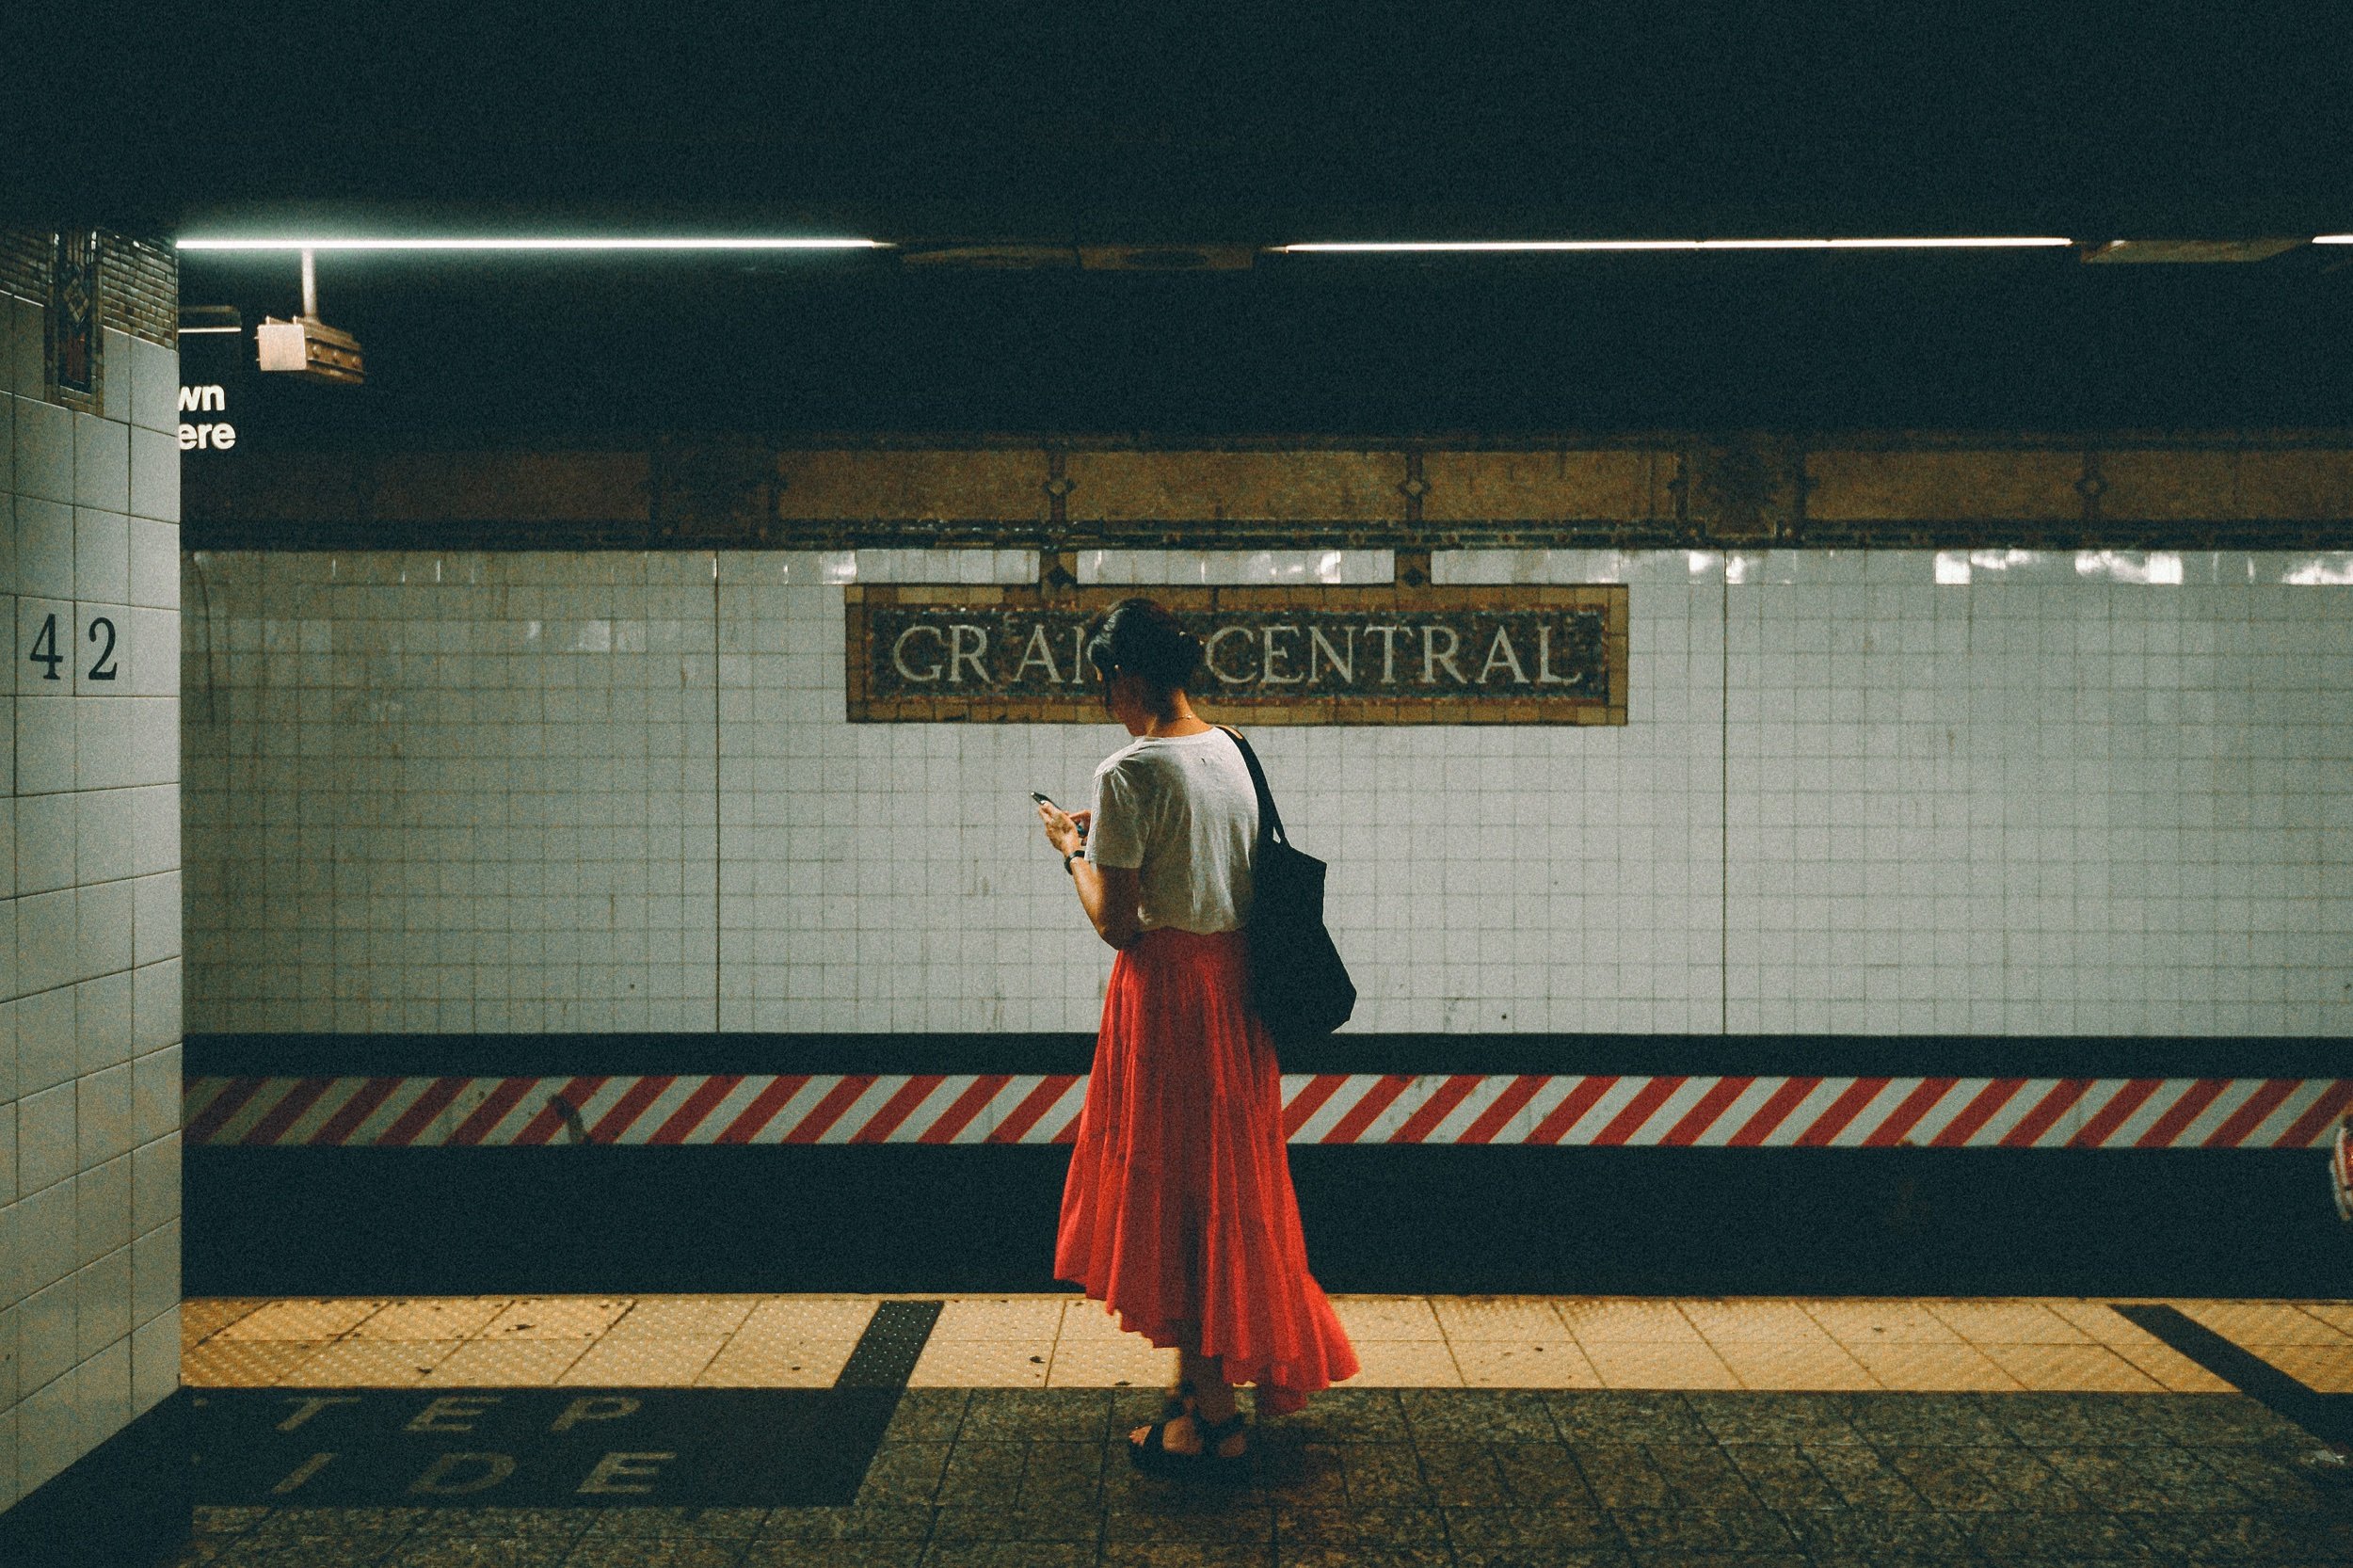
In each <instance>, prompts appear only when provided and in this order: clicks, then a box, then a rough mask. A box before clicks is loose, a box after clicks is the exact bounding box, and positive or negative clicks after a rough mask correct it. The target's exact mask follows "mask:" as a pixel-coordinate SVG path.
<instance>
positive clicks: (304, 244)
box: [178, 235, 888, 251]
mask: <svg viewBox="0 0 2353 1568" xmlns="http://www.w3.org/2000/svg"><path fill="white" fill-rule="evenodd" d="M178 244H179V248H181V249H183V250H311V251H319V250H879V249H884V248H888V242H887V241H884V240H865V239H804V238H776V237H760V236H750V235H705V236H699V237H690V236H683V235H681V236H678V237H657V238H633V237H631V238H623V237H599V238H556V237H536V238H535V237H532V236H527V235H512V236H504V235H499V236H492V235H486V236H482V237H479V238H464V239H459V238H439V239H356V238H344V239H336V238H328V237H320V238H311V239H232V238H227V237H212V238H208V237H203V236H198V237H195V238H191V239H184V240H181V241H179V242H178Z"/></svg>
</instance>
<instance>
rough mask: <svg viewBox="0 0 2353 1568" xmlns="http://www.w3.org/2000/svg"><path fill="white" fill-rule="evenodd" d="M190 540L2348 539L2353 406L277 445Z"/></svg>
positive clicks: (1261, 544)
mask: <svg viewBox="0 0 2353 1568" xmlns="http://www.w3.org/2000/svg"><path fill="white" fill-rule="evenodd" d="M186 523H187V526H188V528H189V530H190V534H189V545H190V548H192V549H193V548H207V549H238V548H251V549H339V550H341V549H358V548H372V549H385V548H399V549H418V550H445V549H465V550H519V549H520V550H547V549H559V550H561V549H571V550H579V549H590V550H593V549H616V548H617V549H632V550H638V549H647V548H680V547H694V548H704V549H729V548H735V549H743V548H766V549H774V548H802V549H843V548H855V547H861V546H865V547H876V548H887V547H892V546H931V545H989V544H995V545H1018V546H1024V547H1033V548H1041V549H1065V548H1076V547H1084V546H1108V547H1121V546H1125V547H1132V548H1191V549H1234V548H1244V549H1266V548H1273V549H1285V548H1298V547H1300V546H1303V545H1309V544H1313V545H1318V546H1321V547H1325V548H1350V547H1355V548H1384V547H1388V548H1398V549H1417V550H1433V549H1434V550H1448V549H1465V548H1531V549H1532V548H1577V549H1610V550H1662V549H1663V550H1675V549H1689V550H1729V549H1759V548H1765V549H1807V548H1836V549H1859V548H1865V547H1871V548H1882V549H1910V550H1953V549H1979V548H1998V547H2003V546H2010V547H2017V548H2025V549H2044V550H2293V549H2303V550H2344V549H2347V548H2353V430H2340V431H2317V432H2315V431H2276V432H2252V433H2233V435H2231V436H2230V437H2228V438H2223V437H2218V436H2217V437H2214V438H2199V437H2194V436H2192V437H2183V438H2174V439H2155V438H2151V439H2141V438H2135V437H2119V436H2113V435H2100V436H2090V435H2074V436H2069V435H2044V436H2037V435H2024V434H2013V433H2000V434H1996V433H1989V432H1948V431H1909V432H1897V433H1892V434H1886V435H1871V436H1852V437H1843V438H1838V437H1823V438H1817V439H1814V440H1800V439H1798V438H1794V437H1790V436H1785V435H1774V434H1771V433H1763V434H1750V435H1743V436H1735V437H1726V436H1722V435H1709V434H1698V433H1692V434H1664V435H1660V436H1657V437H1653V438H1648V439H1628V440H1619V441H1613V442H1606V443H1604V442H1590V441H1588V442H1577V441H1570V440H1562V441H1561V442H1559V443H1551V444H1547V443H1544V442H1541V441H1531V442H1527V443H1522V444H1516V445H1509V446H1507V445H1503V444H1501V443H1479V442H1475V441H1449V442H1430V443H1405V442H1379V441H1366V440H1359V441H1354V442H1336V441H1332V440H1310V439H1303V438H1285V437H1280V436H1270V437H1264V438H1259V439H1256V440H1229V441H1223V442H1219V443H1215V444H1205V445H1201V446H1194V447H1185V448H1177V447H1168V446H1154V445H1151V444H1148V443H1145V442H1141V441H1119V440H1096V439H1089V440H1084V441H1069V440H1047V439H1041V438H1035V437H1032V438H1018V437H1007V438H992V439H985V440H965V441H945V440H934V441H930V442H925V441H922V440H916V439H908V438H900V439H886V440H807V441H804V442H796V443H792V444H784V445H769V446H764V447H763V446H760V445H758V444H756V443H753V442H750V441H747V440H742V439H735V440H695V439H691V438H683V437H664V438H662V439H660V440H655V441H654V442H652V443H651V444H649V445H648V446H643V447H637V448H633V449H632V448H618V449H616V448H613V447H610V446H607V447H601V448H598V449H595V450H589V449H585V448H584V447H582V448H565V447H562V446H553V447H549V448H542V449H536V450H504V451H473V452H466V451H417V450H397V449H378V450H359V451H347V452H269V451H261V450H257V451H254V452H252V453H249V454H241V455H240V456H239V458H238V460H237V461H236V462H235V463H234V464H204V465H192V466H191V469H190V472H189V475H188V486H187V493H186Z"/></svg>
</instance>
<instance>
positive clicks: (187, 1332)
mask: <svg viewBox="0 0 2353 1568" xmlns="http://www.w3.org/2000/svg"><path fill="white" fill-rule="evenodd" d="M261 1305H263V1300H262V1299H261V1298H259V1297H240V1296H190V1297H189V1298H187V1299H186V1300H185V1301H183V1302H182V1303H181V1304H180V1342H181V1343H182V1344H183V1345H193V1344H195V1343H196V1342H197V1341H199V1340H200V1339H203V1338H205V1337H207V1336H211V1335H215V1334H217V1333H219V1332H220V1331H221V1330H222V1329H225V1328H227V1327H228V1326H229V1325H230V1324H232V1323H233V1322H235V1321H236V1320H238V1319H240V1318H243V1317H245V1316H246V1315H247V1314H248V1313H249V1312H252V1311H253V1310H254V1309H255V1308H257V1307H259V1306H261Z"/></svg>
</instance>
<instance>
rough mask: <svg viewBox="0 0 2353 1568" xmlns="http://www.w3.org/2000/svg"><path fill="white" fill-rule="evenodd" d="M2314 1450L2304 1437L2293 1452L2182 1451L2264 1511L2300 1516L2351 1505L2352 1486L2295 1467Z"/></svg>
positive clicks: (2251, 1448)
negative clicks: (2282, 1511) (2304, 1454)
mask: <svg viewBox="0 0 2353 1568" xmlns="http://www.w3.org/2000/svg"><path fill="white" fill-rule="evenodd" d="M2318 1447H2319V1444H2318V1443H2317V1442H2315V1441H2314V1440H2313V1439H2312V1438H2309V1437H2307V1438H2305V1439H2304V1440H2303V1442H2302V1443H2301V1444H2300V1445H2299V1446H2298V1447H2297V1448H2285V1447H2284V1446H2273V1445H2262V1446H2257V1445H2254V1444H2246V1445H2239V1446H2233V1447H2227V1448H2225V1447H2216V1448H2190V1449H2185V1450H2184V1451H2185V1452H2186V1453H2190V1454H2192V1455H2194V1456H2195V1457H2196V1458H2197V1460H2198V1462H2199V1463H2200V1464H2203V1465H2204V1466H2205V1467H2206V1468H2207V1469H2209V1470H2212V1471H2213V1472H2214V1473H2215V1474H2216V1475H2218V1476H2220V1477H2221V1478H2222V1479H2223V1480H2227V1481H2229V1482H2230V1483H2231V1484H2232V1485H2233V1486H2235V1487H2237V1488H2238V1489H2239V1490H2240V1491H2242V1492H2244V1493H2246V1494H2247V1495H2248V1496H2249V1497H2251V1498H2253V1499H2254V1500H2255V1501H2256V1502H2257V1503H2258V1504H2259V1505H2261V1506H2262V1507H2263V1508H2265V1509H2267V1510H2285V1511H2287V1512H2297V1513H2304V1512H2314V1511H2317V1510H2323V1509H2329V1508H2334V1507H2338V1506H2340V1505H2353V1485H2347V1484H2345V1482H2344V1481H2341V1480H2339V1481H2324V1480H2315V1479H2314V1478H2313V1476H2312V1475H2310V1474H2309V1473H2307V1472H2306V1471H2305V1470H2304V1469H2302V1468H2301V1467H2300V1466H2299V1465H2298V1464H2297V1458H2298V1457H2299V1456H2300V1455H2301V1454H2302V1453H2303V1452H2305V1451H2308V1450H2311V1449H2314V1448H2318Z"/></svg>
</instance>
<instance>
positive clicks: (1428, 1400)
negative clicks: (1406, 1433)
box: [1398, 1388, 1561, 1443]
mask: <svg viewBox="0 0 2353 1568" xmlns="http://www.w3.org/2000/svg"><path fill="white" fill-rule="evenodd" d="M1398 1401H1399V1402H1400V1403H1401V1405H1403V1406H1404V1409H1405V1420H1406V1424H1407V1425H1409V1426H1410V1427H1411V1428H1412V1429H1413V1433H1414V1441H1415V1442H1417V1443H1419V1442H1422V1441H1424V1440H1425V1439H1429V1440H1435V1441H1439V1442H1450V1443H1504V1442H1517V1443H1556V1442H1559V1441H1560V1438H1561V1429H1560V1428H1559V1427H1558V1426H1556V1425H1555V1424H1554V1423H1553V1419H1552V1410H1551V1407H1550V1406H1549V1405H1548V1404H1547V1403H1546V1402H1545V1396H1544V1394H1543V1393H1542V1392H1540V1391H1537V1390H1533V1389H1519V1388H1401V1389H1399V1390H1398Z"/></svg>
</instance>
